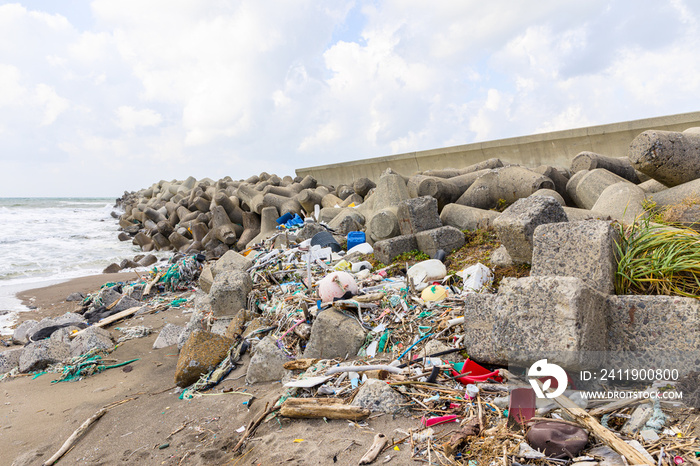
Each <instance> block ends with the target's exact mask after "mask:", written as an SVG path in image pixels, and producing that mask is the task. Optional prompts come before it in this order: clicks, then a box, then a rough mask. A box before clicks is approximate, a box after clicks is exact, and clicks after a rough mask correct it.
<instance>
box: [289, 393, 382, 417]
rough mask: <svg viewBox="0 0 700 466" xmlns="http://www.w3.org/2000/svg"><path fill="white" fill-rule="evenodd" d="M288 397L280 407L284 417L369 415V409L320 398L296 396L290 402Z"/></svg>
mask: <svg viewBox="0 0 700 466" xmlns="http://www.w3.org/2000/svg"><path fill="white" fill-rule="evenodd" d="M291 399H294V398H290V399H289V400H287V401H285V402H284V403H283V404H282V407H281V408H280V414H281V415H282V416H284V417H290V418H295V419H314V418H323V417H325V418H326V419H351V420H353V421H357V420H359V419H364V418H366V417H369V414H370V411H369V409H365V408H360V407H357V406H350V405H346V404H341V403H337V401H336V402H335V403H333V402H327V401H325V400H324V401H321V400H322V399H321V398H296V399H294V400H295V401H293V402H292V403H289V401H290V400H291Z"/></svg>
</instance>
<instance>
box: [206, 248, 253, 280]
mask: <svg viewBox="0 0 700 466" xmlns="http://www.w3.org/2000/svg"><path fill="white" fill-rule="evenodd" d="M252 266H253V261H251V260H250V259H248V258H247V257H245V256H243V255H241V254H238V253H237V252H236V251H228V252H227V253H226V254H224V255H223V256H221V258H219V260H217V261H216V263H215V264H214V266H213V267H212V268H211V273H212V275H213V276H214V278H216V276H217V275H218V274H220V273H222V272H245V271H246V270H248V269H249V268H251V267H252Z"/></svg>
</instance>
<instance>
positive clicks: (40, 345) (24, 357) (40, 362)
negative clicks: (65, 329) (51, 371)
mask: <svg viewBox="0 0 700 466" xmlns="http://www.w3.org/2000/svg"><path fill="white" fill-rule="evenodd" d="M69 358H70V346H69V345H68V344H66V343H63V342H62V341H59V340H54V339H51V338H47V339H45V340H41V341H35V342H33V343H29V344H28V345H27V346H25V347H24V351H22V354H21V355H20V357H19V371H20V372H22V373H27V372H33V371H40V370H42V369H46V368H47V367H48V366H50V365H51V364H56V363H58V362H63V361H66V360H67V359H69Z"/></svg>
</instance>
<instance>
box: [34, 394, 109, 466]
mask: <svg viewBox="0 0 700 466" xmlns="http://www.w3.org/2000/svg"><path fill="white" fill-rule="evenodd" d="M106 412H107V409H106V408H102V409H100V410H99V411H97V412H96V413H95V414H93V415H92V416H90V418H88V420H87V421H85V422H83V423H82V424H81V425H80V427H78V428H77V429H75V431H74V432H73V433H72V434H71V436H70V437H68V440H66V441H65V442H64V443H63V445H62V446H61V448H59V450H58V451H57V452H56V453H55V454H54V455H53V456H52V457H51V458H49V459H48V460H46V462H45V463H44V466H49V465H52V464H54V463H55V462H56V461H58V460H59V459H60V458H61V457H62V456H63V455H65V454H66V452H67V451H68V450H70V449H71V448H72V447H73V445H75V443H76V442H77V441H78V439H79V438H80V437H81V436H82V435H83V434H84V433H85V432H86V431H87V430H88V429H89V428H90V426H91V425H92V424H94V423H95V422H96V421H97V420H98V419H100V418H101V417H102V416H104V414H105V413H106Z"/></svg>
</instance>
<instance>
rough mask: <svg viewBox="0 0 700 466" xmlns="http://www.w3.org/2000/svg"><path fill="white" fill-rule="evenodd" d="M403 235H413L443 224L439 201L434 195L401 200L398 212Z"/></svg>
mask: <svg viewBox="0 0 700 466" xmlns="http://www.w3.org/2000/svg"><path fill="white" fill-rule="evenodd" d="M396 216H397V218H398V219H399V228H400V229H401V234H402V235H413V234H416V233H418V232H419V231H425V230H432V229H433V228H439V227H441V226H442V222H441V221H440V215H439V214H438V202H437V200H436V199H435V198H434V197H431V196H423V197H417V198H414V199H406V200H404V201H401V202H399V208H398V210H397V212H396Z"/></svg>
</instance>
